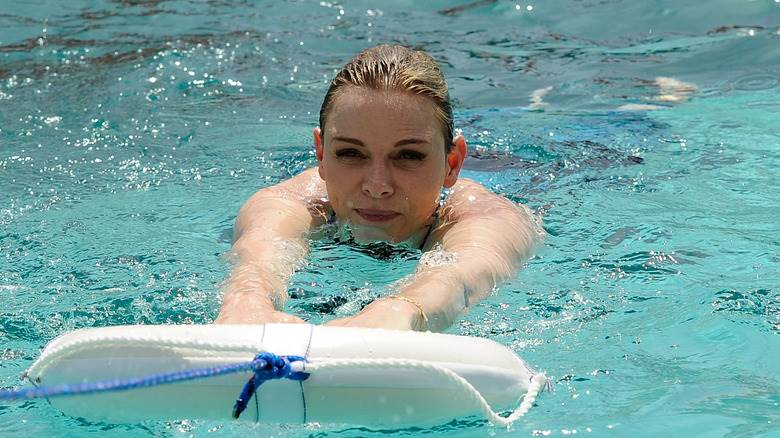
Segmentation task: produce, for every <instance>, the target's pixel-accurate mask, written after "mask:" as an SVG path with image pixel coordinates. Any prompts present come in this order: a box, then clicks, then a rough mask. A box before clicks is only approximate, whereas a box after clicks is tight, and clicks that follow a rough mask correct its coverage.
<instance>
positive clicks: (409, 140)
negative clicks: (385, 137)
mask: <svg viewBox="0 0 780 438" xmlns="http://www.w3.org/2000/svg"><path fill="white" fill-rule="evenodd" d="M428 143H429V141H428V140H423V139H421V138H405V139H403V140H399V141H398V142H396V143H395V146H394V147H399V146H408V145H415V144H419V145H424V144H428Z"/></svg>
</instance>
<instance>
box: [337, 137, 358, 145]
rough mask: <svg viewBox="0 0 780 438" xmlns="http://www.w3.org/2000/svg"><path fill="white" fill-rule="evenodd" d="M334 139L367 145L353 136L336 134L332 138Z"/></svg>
mask: <svg viewBox="0 0 780 438" xmlns="http://www.w3.org/2000/svg"><path fill="white" fill-rule="evenodd" d="M332 140H333V141H340V142H342V143H350V144H354V145H356V146H365V144H363V142H362V141H360V140H358V139H356V138H352V137H342V136H336V137H333V138H332Z"/></svg>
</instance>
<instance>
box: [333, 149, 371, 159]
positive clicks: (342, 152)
mask: <svg viewBox="0 0 780 438" xmlns="http://www.w3.org/2000/svg"><path fill="white" fill-rule="evenodd" d="M336 156H337V157H338V158H363V157H364V155H363V153H362V152H360V151H359V150H357V149H352V148H345V149H339V150H337V151H336Z"/></svg>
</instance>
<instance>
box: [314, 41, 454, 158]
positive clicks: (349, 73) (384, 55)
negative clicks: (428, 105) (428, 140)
mask: <svg viewBox="0 0 780 438" xmlns="http://www.w3.org/2000/svg"><path fill="white" fill-rule="evenodd" d="M349 87H364V88H370V89H372V90H398V91H405V92H408V93H412V94H416V95H419V96H424V97H427V98H428V99H430V100H431V102H432V103H433V104H434V108H435V111H436V118H437V119H438V120H439V123H440V124H441V127H442V134H443V135H444V145H445V146H444V147H445V151H446V152H448V153H449V151H450V149H452V137H453V131H454V129H453V123H452V106H451V104H450V95H449V91H448V89H447V82H446V81H445V80H444V75H443V74H442V72H441V69H440V68H439V65H438V64H437V63H436V61H435V60H434V59H433V58H432V57H431V56H430V55H428V54H427V53H425V52H423V51H420V50H412V49H409V48H407V47H404V46H399V45H391V44H380V45H378V46H375V47H372V48H370V49H366V50H363V51H362V52H360V53H358V54H357V56H355V57H354V58H352V59H351V60H350V61H349V62H348V63H347V64H346V65H344V67H342V69H341V71H339V72H338V74H336V77H335V78H333V80H332V81H331V83H330V87H329V88H328V92H327V93H325V99H324V100H323V102H322V108H320V129H322V131H323V132H324V131H325V123H326V122H327V118H328V113H329V111H330V109H331V107H332V106H333V102H334V101H335V100H336V97H338V95H339V94H340V93H341V92H342V91H343V90H344V89H346V88H349Z"/></svg>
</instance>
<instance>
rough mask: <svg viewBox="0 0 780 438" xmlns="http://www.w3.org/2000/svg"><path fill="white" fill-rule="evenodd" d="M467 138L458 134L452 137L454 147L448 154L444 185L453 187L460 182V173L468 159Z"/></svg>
mask: <svg viewBox="0 0 780 438" xmlns="http://www.w3.org/2000/svg"><path fill="white" fill-rule="evenodd" d="M466 152H467V147H466V139H465V138H464V137H463V136H462V135H457V136H455V138H453V139H452V149H450V152H449V153H448V154H447V174H446V175H445V176H444V187H447V188H449V187H452V186H454V185H455V183H456V182H458V175H460V170H461V169H462V168H463V162H464V161H466Z"/></svg>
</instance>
